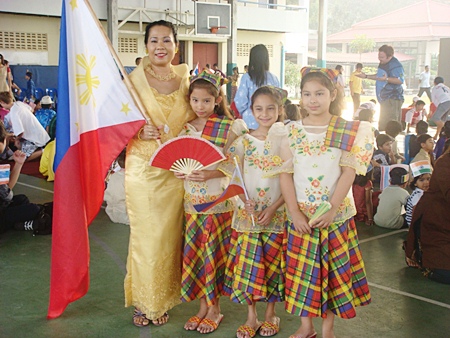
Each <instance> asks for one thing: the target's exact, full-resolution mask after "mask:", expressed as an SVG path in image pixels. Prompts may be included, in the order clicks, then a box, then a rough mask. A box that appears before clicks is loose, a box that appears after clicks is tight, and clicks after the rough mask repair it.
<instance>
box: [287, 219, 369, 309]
mask: <svg viewBox="0 0 450 338" xmlns="http://www.w3.org/2000/svg"><path fill="white" fill-rule="evenodd" d="M286 231H287V235H286V236H285V239H284V242H283V249H284V252H285V253H286V255H285V262H284V264H285V266H283V268H284V269H285V275H286V298H285V300H286V303H285V307H286V310H287V312H289V313H292V314H296V315H298V316H301V317H319V316H320V317H323V318H325V317H326V311H327V310H331V311H332V312H333V313H334V314H335V315H336V316H338V317H341V318H353V317H355V315H356V312H355V306H359V305H367V304H369V303H370V301H371V298H370V293H369V287H368V283H367V279H366V274H365V271H364V262H363V260H362V256H361V252H360V250H359V244H358V237H357V234H356V225H355V222H354V220H353V218H351V219H349V220H347V221H345V222H338V223H333V224H331V225H330V226H329V227H328V228H327V229H314V230H313V232H312V233H311V234H310V235H309V234H299V233H298V232H296V231H295V229H294V227H293V225H292V224H288V227H287V230H286Z"/></svg>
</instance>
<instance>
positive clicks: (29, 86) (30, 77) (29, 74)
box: [25, 71, 36, 102]
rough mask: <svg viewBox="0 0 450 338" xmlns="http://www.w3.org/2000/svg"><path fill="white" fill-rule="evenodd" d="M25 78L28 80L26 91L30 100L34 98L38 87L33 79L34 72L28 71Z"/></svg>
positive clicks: (26, 95) (26, 96)
mask: <svg viewBox="0 0 450 338" xmlns="http://www.w3.org/2000/svg"><path fill="white" fill-rule="evenodd" d="M25 79H26V80H27V91H26V92H25V98H26V99H27V101H28V102H29V101H31V100H33V99H34V91H35V89H36V86H35V85H34V81H33V73H32V72H30V71H28V72H26V73H25Z"/></svg>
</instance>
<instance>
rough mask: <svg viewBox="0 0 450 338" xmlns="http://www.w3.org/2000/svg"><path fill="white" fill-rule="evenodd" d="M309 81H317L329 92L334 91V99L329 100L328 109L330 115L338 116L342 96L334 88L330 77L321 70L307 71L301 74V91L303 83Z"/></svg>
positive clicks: (341, 105) (340, 109)
mask: <svg viewBox="0 0 450 338" xmlns="http://www.w3.org/2000/svg"><path fill="white" fill-rule="evenodd" d="M310 81H317V82H319V83H320V84H321V85H322V86H324V87H325V88H327V89H328V90H329V91H330V94H331V93H332V92H333V91H336V98H335V100H334V101H331V104H330V108H329V109H328V110H329V111H330V114H331V115H336V116H340V115H341V111H342V107H343V103H344V97H343V95H342V93H341V92H340V91H339V90H337V89H336V86H335V85H334V83H333V81H331V79H330V78H329V77H328V76H326V75H325V74H324V73H322V72H309V73H308V74H306V75H305V76H302V82H301V83H300V90H302V91H303V87H304V86H305V83H307V82H310Z"/></svg>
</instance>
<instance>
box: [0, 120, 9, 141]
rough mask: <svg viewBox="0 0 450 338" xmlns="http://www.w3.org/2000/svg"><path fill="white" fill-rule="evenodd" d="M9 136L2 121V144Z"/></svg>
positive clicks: (0, 128)
mask: <svg viewBox="0 0 450 338" xmlns="http://www.w3.org/2000/svg"><path fill="white" fill-rule="evenodd" d="M7 135H8V133H7V132H6V129H5V125H4V124H3V121H2V120H0V142H2V143H3V142H4V141H5V138H6V136H7Z"/></svg>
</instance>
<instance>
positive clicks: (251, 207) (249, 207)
mask: <svg viewBox="0 0 450 338" xmlns="http://www.w3.org/2000/svg"><path fill="white" fill-rule="evenodd" d="M244 205H245V211H247V214H249V215H254V214H255V205H256V203H255V201H253V200H246V201H245V203H244Z"/></svg>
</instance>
